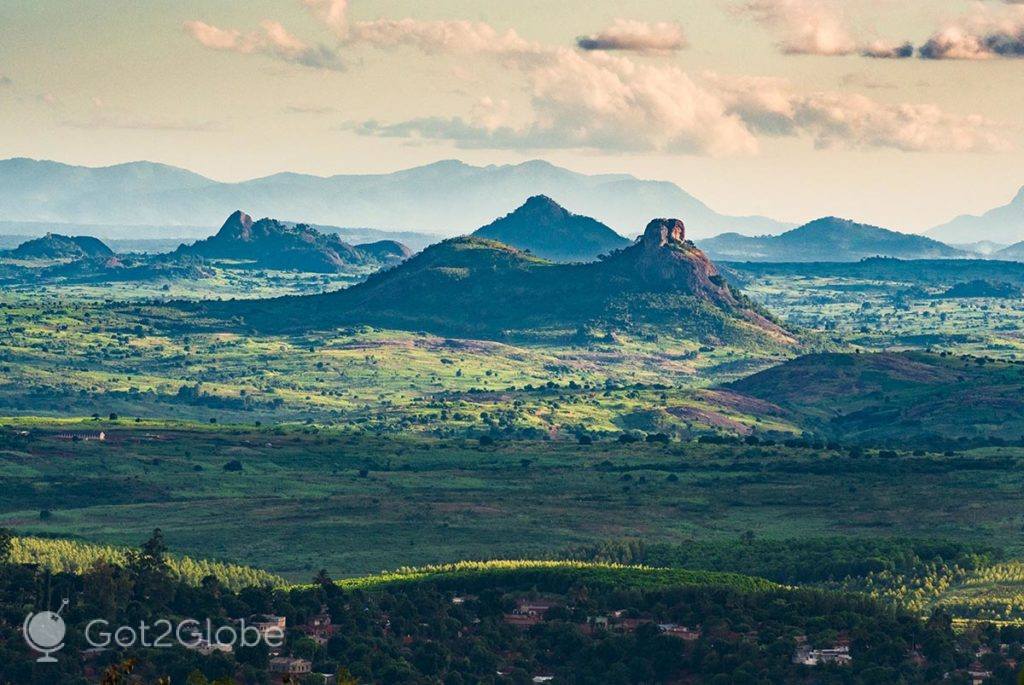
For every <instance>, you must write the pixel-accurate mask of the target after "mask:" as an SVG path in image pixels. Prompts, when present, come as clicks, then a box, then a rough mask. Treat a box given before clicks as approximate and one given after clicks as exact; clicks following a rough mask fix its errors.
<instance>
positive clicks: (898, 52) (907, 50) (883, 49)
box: [860, 40, 914, 59]
mask: <svg viewBox="0 0 1024 685" xmlns="http://www.w3.org/2000/svg"><path fill="white" fill-rule="evenodd" d="M860 54H862V55H863V56H864V57H873V58H875V59H907V58H908V57H913V56H914V44H913V43H909V42H907V43H889V42H886V41H883V40H877V41H874V42H872V43H868V44H867V45H865V46H864V47H862V48H861V50H860Z"/></svg>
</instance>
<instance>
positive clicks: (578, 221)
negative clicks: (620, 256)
mask: <svg viewBox="0 0 1024 685" xmlns="http://www.w3.org/2000/svg"><path fill="white" fill-rule="evenodd" d="M473 235H474V236H476V237H478V238H487V239H490V240H497V241H498V242H501V243H505V244H506V245H511V246H512V247H516V248H519V249H520V250H525V251H528V252H532V253H533V254H535V255H537V256H538V257H542V258H544V259H550V260H551V261H553V262H590V261H593V260H595V259H597V258H598V256H600V255H602V254H606V253H608V252H611V251H612V250H617V249H619V248H622V247H625V246H626V245H629V243H630V242H631V241H629V240H627V239H626V238H623V237H622V236H621V235H619V234H618V233H616V232H615V231H613V230H612V229H610V228H608V227H607V226H605V225H604V224H602V223H601V222H599V221H595V220H594V219H591V218H590V217H587V216H580V215H578V214H573V213H572V212H569V211H568V210H566V209H564V208H563V207H561V206H560V205H559V204H558V203H557V202H555V201H554V200H552V199H551V198H549V197H547V196H545V195H536V196H534V197H531V198H530V199H529V200H527V201H526V203H525V204H524V205H523V206H522V207H520V208H519V209H517V210H516V211H514V212H512V213H511V214H509V215H507V216H504V217H502V218H500V219H498V220H497V221H495V222H493V223H491V224H488V225H487V226H484V227H483V228H480V229H478V230H477V231H476V232H474V233H473Z"/></svg>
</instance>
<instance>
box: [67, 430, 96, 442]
mask: <svg viewBox="0 0 1024 685" xmlns="http://www.w3.org/2000/svg"><path fill="white" fill-rule="evenodd" d="M54 437H55V438H57V439H58V440H68V441H71V442H92V441H96V442H104V441H105V440H106V439H107V434H106V433H104V432H103V431H99V432H92V431H62V432H60V433H57V434H56V435H55V436H54Z"/></svg>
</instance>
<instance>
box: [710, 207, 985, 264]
mask: <svg viewBox="0 0 1024 685" xmlns="http://www.w3.org/2000/svg"><path fill="white" fill-rule="evenodd" d="M698 244H699V245H700V247H701V249H703V250H706V251H707V252H708V254H709V256H710V257H711V258H713V259H717V260H719V261H734V262H740V261H756V262H818V261H830V262H835V261H851V262H856V261H860V260H861V259H866V258H870V257H895V258H900V259H936V258H945V259H955V258H967V257H970V256H971V255H969V254H968V253H967V252H964V251H962V250H958V249H956V248H953V247H950V246H949V245H946V244H944V243H941V242H939V241H937V240H934V239H932V238H928V237H926V236H920V235H913V234H909V233H900V232H898V231H892V230H889V229H886V228H881V227H878V226H870V225H868V224H861V223H857V222H855V221H851V220H849V219H842V218H839V217H834V216H829V217H822V218H820V219H815V220H814V221H811V222H808V223H806V224H804V225H803V226H799V227H797V228H794V229H791V230H789V231H786V232H785V233H783V234H781V235H778V236H758V237H746V236H740V235H737V234H735V233H732V234H728V233H727V234H723V235H720V236H716V237H714V238H710V239H707V240H700V241H698Z"/></svg>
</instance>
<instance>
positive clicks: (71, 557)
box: [10, 537, 285, 591]
mask: <svg viewBox="0 0 1024 685" xmlns="http://www.w3.org/2000/svg"><path fill="white" fill-rule="evenodd" d="M127 555H128V550H127V549H126V548H123V547H111V546H108V545H93V544H89V543H86V542H78V541H75V540H67V539H47V538H34V537H15V538H12V539H11V549H10V561H11V562H13V563H15V564H33V565H37V566H39V567H40V568H42V569H45V570H47V571H50V572H53V573H79V574H80V573H85V572H86V571H88V570H89V569H91V568H92V567H94V566H95V565H96V564H111V565H113V566H124V565H125V563H126V562H127V560H128V556H127ZM167 565H168V568H169V570H170V572H171V575H172V576H173V577H174V578H175V579H177V580H179V581H181V582H183V583H186V584H188V585H192V586H198V585H199V584H200V583H201V582H202V580H203V578H205V577H206V576H211V575H212V576H216V577H217V578H218V579H219V580H220V581H221V583H222V584H223V585H224V587H226V588H228V589H230V590H233V591H238V590H241V589H242V588H245V587H252V586H264V585H274V586H283V585H284V584H285V583H284V580H283V579H282V578H280V577H278V576H276V575H274V574H272V573H268V572H266V571H262V570H259V569H255V568H251V567H249V566H239V565H238V564H225V563H221V562H218V561H209V560H206V559H193V558H191V557H187V556H172V557H168V559H167Z"/></svg>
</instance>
